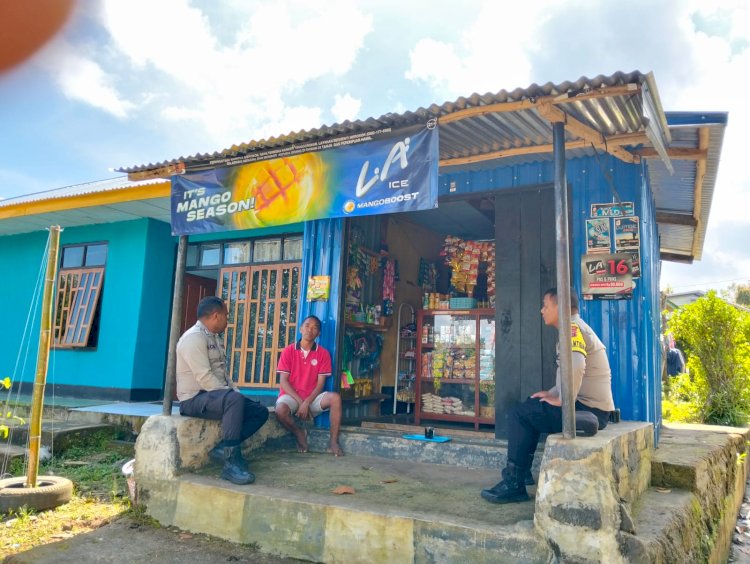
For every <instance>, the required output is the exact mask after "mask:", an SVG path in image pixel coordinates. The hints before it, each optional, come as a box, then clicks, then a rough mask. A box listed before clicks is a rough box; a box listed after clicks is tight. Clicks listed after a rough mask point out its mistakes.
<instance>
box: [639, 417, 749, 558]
mask: <svg viewBox="0 0 750 564" xmlns="http://www.w3.org/2000/svg"><path fill="white" fill-rule="evenodd" d="M748 439H750V429H748V428H735V427H720V426H714V425H690V424H677V423H669V424H668V425H664V427H663V428H662V434H661V440H660V442H659V448H657V449H656V450H655V451H654V456H653V464H652V484H653V485H654V486H659V487H660V488H661V491H657V494H652V495H650V496H644V498H643V499H642V500H641V503H640V504H639V506H638V507H637V508H636V509H637V510H638V512H639V519H640V518H641V515H642V516H643V519H644V520H646V519H648V515H649V514H651V513H653V512H657V514H658V512H659V511H660V510H659V508H658V506H659V505H661V504H662V503H663V500H664V491H665V490H672V491H673V492H674V491H675V490H677V491H679V490H678V488H679V489H680V490H683V491H684V495H689V501H687V502H685V503H684V504H683V506H682V507H681V508H680V510H679V511H678V512H676V514H675V515H674V517H673V519H672V520H671V521H672V523H673V525H672V528H671V530H672V531H673V534H668V533H667V532H666V531H662V534H660V535H658V537H659V538H660V539H661V540H660V541H659V542H656V541H655V540H654V541H652V542H651V543H650V545H649V547H650V552H651V553H653V554H655V555H657V556H656V557H658V556H659V555H661V554H663V557H664V560H663V561H669V560H673V559H674V557H675V556H674V555H675V554H677V555H680V556H679V558H682V556H681V554H682V553H681V550H684V551H686V552H688V554H686V559H685V561H707V562H717V563H718V562H726V561H727V558H728V557H729V549H730V545H731V540H732V533H733V531H734V527H735V523H736V518H737V514H738V513H739V510H740V506H741V505H742V500H743V497H744V493H745V484H746V482H747V478H748V472H749V468H750V465H749V464H748V460H747V451H748ZM655 506H657V507H655ZM657 523H658V520H657ZM659 530H660V529H658V528H657V532H658V531H659ZM646 531H650V529H646V530H645V531H644V537H645V538H648V534H651V535H652V536H657V534H656V533H655V532H650V533H646ZM664 539H666V542H665V540H664ZM675 539H677V541H679V540H681V541H682V542H676V541H675ZM662 549H663V552H662ZM692 554H696V555H697V558H695V559H693V558H692V557H690V558H688V556H691V555H692ZM654 561H657V562H658V561H659V560H658V559H657V560H654Z"/></svg>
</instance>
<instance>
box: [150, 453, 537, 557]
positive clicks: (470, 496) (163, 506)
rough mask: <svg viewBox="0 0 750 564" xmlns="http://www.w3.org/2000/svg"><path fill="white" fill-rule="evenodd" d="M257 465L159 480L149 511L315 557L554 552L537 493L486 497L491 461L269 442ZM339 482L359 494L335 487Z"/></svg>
mask: <svg viewBox="0 0 750 564" xmlns="http://www.w3.org/2000/svg"><path fill="white" fill-rule="evenodd" d="M251 465H252V467H253V469H254V470H255V471H256V473H257V475H258V481H257V482H256V483H255V484H253V485H251V486H234V485H232V484H229V483H227V482H224V481H220V480H217V479H216V478H215V477H214V475H215V469H214V468H216V467H214V466H211V467H209V468H207V469H206V474H205V475H204V474H200V475H196V474H184V475H182V476H178V477H177V478H175V479H173V480H159V481H158V482H152V483H150V484H149V487H148V496H147V498H146V504H147V511H148V513H149V514H150V515H152V516H153V517H155V518H157V519H158V520H159V521H160V522H162V523H163V524H165V525H176V526H178V527H180V528H183V529H187V530H190V531H195V532H203V533H208V534H212V535H215V536H219V537H222V538H225V539H228V540H232V541H234V542H241V543H257V544H258V545H259V546H260V547H261V549H262V550H263V551H265V552H270V553H273V554H279V555H284V556H287V557H294V558H301V559H304V560H310V561H314V562H367V563H370V562H425V563H427V562H430V563H434V562H458V561H466V562H509V563H510V562H513V563H516V562H528V563H531V562H534V563H536V562H539V563H541V562H548V561H549V560H550V557H551V552H550V551H549V549H548V548H547V545H546V543H545V542H544V540H543V539H542V538H540V537H539V536H538V535H537V534H536V531H535V530H534V527H533V523H532V521H531V516H532V512H533V505H532V504H531V503H530V502H529V503H524V504H515V505H513V506H506V507H503V508H500V507H497V506H493V505H490V504H486V503H483V502H482V500H481V499H479V495H478V492H479V490H480V489H481V487H482V484H485V485H486V481H487V480H488V477H489V476H490V475H491V472H490V471H488V470H475V471H472V472H467V471H466V470H465V469H464V468H458V467H451V466H445V465H430V464H426V463H415V462H401V461H394V460H384V459H378V458H374V457H358V456H347V457H344V458H342V459H336V458H334V457H332V456H329V455H323V454H306V455H303V454H298V453H296V452H288V453H277V452H269V451H266V452H264V453H258V454H256V455H255V456H254V458H253V460H252V462H251ZM209 474H210V475H209ZM396 477H397V478H396ZM335 484H348V485H350V486H352V487H354V489H355V490H356V493H355V494H354V495H334V494H333V493H332V492H331V488H332V487H333V486H334V485H335ZM431 485H432V486H433V487H430V486H431ZM140 488H141V484H140V482H139V490H140ZM141 491H142V490H141ZM207 499H210V500H211V503H210V504H207V503H206V500H207Z"/></svg>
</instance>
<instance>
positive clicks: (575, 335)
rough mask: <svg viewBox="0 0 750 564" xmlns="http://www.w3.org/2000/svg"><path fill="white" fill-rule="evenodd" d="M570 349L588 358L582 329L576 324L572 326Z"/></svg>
mask: <svg viewBox="0 0 750 564" xmlns="http://www.w3.org/2000/svg"><path fill="white" fill-rule="evenodd" d="M570 349H571V350H572V351H573V352H579V353H581V354H582V355H583V356H586V341H584V340H583V333H582V332H581V328H580V327H578V325H576V324H575V323H571V324H570Z"/></svg>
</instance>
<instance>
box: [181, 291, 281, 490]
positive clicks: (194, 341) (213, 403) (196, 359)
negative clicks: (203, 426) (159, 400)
mask: <svg viewBox="0 0 750 564" xmlns="http://www.w3.org/2000/svg"><path fill="white" fill-rule="evenodd" d="M227 318H228V314H227V308H226V305H224V302H223V301H222V300H221V299H220V298H217V297H216V296H209V297H206V298H203V299H202V300H201V302H200V303H199V304H198V322H197V323H196V324H195V325H193V326H192V327H191V328H190V329H188V330H187V331H185V333H184V334H183V335H182V337H180V340H179V341H178V342H177V399H178V400H180V414H181V415H187V416H190V417H201V418H204V419H216V420H221V433H222V440H221V442H220V443H219V444H217V445H216V446H215V447H214V448H213V449H212V450H211V451H210V452H209V456H210V457H211V459H212V460H215V461H219V462H221V463H222V464H223V465H224V466H223V468H222V471H221V477H222V478H223V479H224V480H229V481H230V482H232V483H234V484H240V485H244V484H251V483H252V482H254V481H255V475H254V474H253V473H252V472H250V470H249V468H248V466H247V461H246V460H245V459H244V458H243V457H242V448H241V446H240V445H241V443H242V441H244V440H245V439H247V438H249V437H251V436H252V435H253V434H254V433H255V432H256V431H257V430H258V429H260V428H261V427H262V426H263V424H264V423H265V422H266V421H267V420H268V409H267V408H266V407H263V406H262V405H261V404H260V403H258V402H256V401H253V400H251V399H249V398H247V397H245V396H244V395H242V394H241V393H240V392H239V391H238V390H237V388H236V386H235V385H234V383H233V382H232V379H231V378H230V377H229V374H227V369H226V351H225V349H224V340H223V338H222V337H221V336H220V334H221V333H223V332H224V330H225V329H226V328H227Z"/></svg>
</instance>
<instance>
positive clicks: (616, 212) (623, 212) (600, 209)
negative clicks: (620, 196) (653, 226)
mask: <svg viewBox="0 0 750 564" xmlns="http://www.w3.org/2000/svg"><path fill="white" fill-rule="evenodd" d="M634 210H635V209H634V207H633V202H620V203H619V204H591V217H624V216H631V215H635V211H634Z"/></svg>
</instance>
